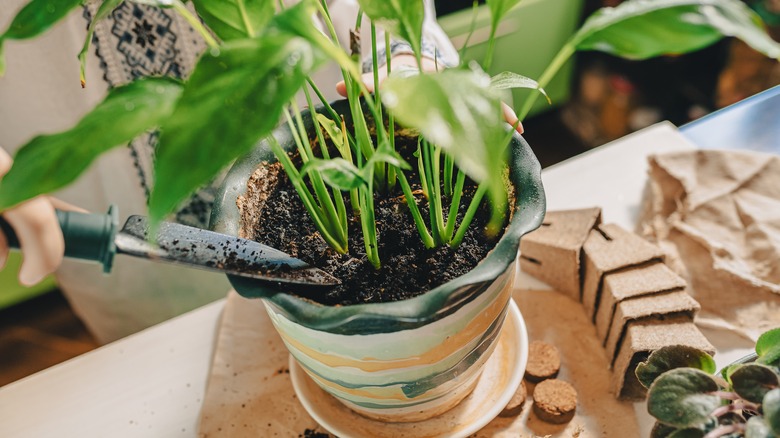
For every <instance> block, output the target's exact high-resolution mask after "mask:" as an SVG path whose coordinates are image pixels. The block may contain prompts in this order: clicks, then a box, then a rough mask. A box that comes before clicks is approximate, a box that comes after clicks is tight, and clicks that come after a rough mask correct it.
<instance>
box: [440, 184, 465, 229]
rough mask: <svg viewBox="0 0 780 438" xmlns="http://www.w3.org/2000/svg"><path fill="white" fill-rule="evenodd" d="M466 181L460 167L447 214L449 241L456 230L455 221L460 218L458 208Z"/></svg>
mask: <svg viewBox="0 0 780 438" xmlns="http://www.w3.org/2000/svg"><path fill="white" fill-rule="evenodd" d="M465 182H466V174H465V173H463V171H461V170H460V169H458V177H457V179H456V180H455V190H454V192H453V194H452V201H451V202H450V211H449V213H448V214H447V227H446V228H445V229H444V236H445V239H446V241H447V242H451V241H452V233H453V232H454V231H455V222H456V221H457V219H458V210H459V209H460V198H461V196H463V185H464V184H465Z"/></svg>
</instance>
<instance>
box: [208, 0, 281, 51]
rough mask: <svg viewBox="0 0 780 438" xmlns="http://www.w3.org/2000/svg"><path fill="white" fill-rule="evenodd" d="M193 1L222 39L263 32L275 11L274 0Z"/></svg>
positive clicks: (256, 34) (250, 36) (210, 26)
mask: <svg viewBox="0 0 780 438" xmlns="http://www.w3.org/2000/svg"><path fill="white" fill-rule="evenodd" d="M193 3H194V4H195V9H196V10H197V11H198V15H199V16H200V17H201V18H202V19H203V22H205V23H206V25H207V26H208V27H209V29H211V30H213V31H214V33H215V34H217V36H218V37H219V38H220V39H221V40H223V41H228V40H233V39H239V38H252V37H255V36H258V35H260V34H261V33H262V31H263V30H264V27H265V25H266V24H267V23H268V21H269V20H270V19H271V17H273V15H274V12H276V10H275V8H274V2H273V1H271V0H220V1H214V0H193Z"/></svg>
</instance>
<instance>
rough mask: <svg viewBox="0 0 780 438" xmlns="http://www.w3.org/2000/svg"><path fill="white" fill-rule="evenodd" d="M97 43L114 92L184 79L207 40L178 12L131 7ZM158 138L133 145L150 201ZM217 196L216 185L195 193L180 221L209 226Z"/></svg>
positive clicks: (113, 18) (125, 6)
mask: <svg viewBox="0 0 780 438" xmlns="http://www.w3.org/2000/svg"><path fill="white" fill-rule="evenodd" d="M190 7H191V6H190ZM96 8H97V5H96V4H94V3H92V4H90V5H88V6H86V7H85V8H84V15H85V18H86V19H87V20H88V21H91V17H92V15H93V14H94V13H95V11H96ZM193 12H194V11H193ZM93 43H94V45H95V51H96V53H97V56H98V58H99V59H100V65H101V67H102V69H103V72H104V76H103V78H104V80H105V81H106V82H107V83H108V85H109V87H112V88H113V87H117V86H120V85H124V84H127V83H129V82H132V81H133V80H135V79H137V78H140V77H144V76H169V77H173V78H177V79H184V78H186V77H187V76H188V75H189V74H190V73H191V72H192V69H193V68H194V67H195V64H196V63H197V60H198V57H199V55H200V54H201V53H202V52H203V50H205V48H206V45H205V43H204V42H203V39H202V37H201V36H200V35H199V34H198V33H197V32H196V31H195V30H194V29H193V28H192V27H191V26H190V25H189V24H188V23H187V22H186V21H185V20H184V19H183V18H182V17H181V16H180V15H179V14H177V13H176V12H175V11H174V10H173V9H160V8H156V7H152V6H146V5H140V4H137V3H131V2H124V3H122V4H121V5H120V6H119V7H118V8H117V9H116V10H114V11H113V12H112V13H111V15H110V16H109V17H108V18H107V19H106V20H103V21H101V22H99V23H98V24H97V25H96V27H95V37H94V39H93ZM157 138H158V135H157V133H156V132H152V133H147V134H144V135H141V136H140V137H138V138H136V139H135V140H133V141H132V142H131V143H130V144H129V145H128V147H129V148H130V153H131V156H132V157H133V161H134V164H135V167H136V169H137V171H138V178H139V184H141V187H142V189H143V190H144V192H145V193H146V196H147V200H148V197H149V193H150V190H151V187H152V184H153V183H154V180H153V169H154V149H155V146H156V144H157ZM215 192H216V184H215V183H212V184H209V185H207V186H206V187H204V188H202V189H201V190H199V191H198V192H196V193H195V194H194V195H193V196H192V197H191V198H190V199H189V200H188V201H187V202H185V203H184V205H183V206H182V207H181V209H180V210H179V211H178V212H176V215H175V216H176V221H177V222H180V223H183V224H186V225H191V226H196V227H205V226H207V225H208V220H209V214H210V212H211V206H212V204H213V202H214V196H215Z"/></svg>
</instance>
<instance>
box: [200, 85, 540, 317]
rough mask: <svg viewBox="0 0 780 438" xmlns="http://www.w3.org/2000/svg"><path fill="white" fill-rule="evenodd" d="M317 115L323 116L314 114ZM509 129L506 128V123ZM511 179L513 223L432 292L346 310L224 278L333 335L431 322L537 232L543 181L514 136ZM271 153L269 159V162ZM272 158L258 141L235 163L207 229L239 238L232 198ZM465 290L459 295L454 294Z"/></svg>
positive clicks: (286, 134)
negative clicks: (364, 325) (475, 260)
mask: <svg viewBox="0 0 780 438" xmlns="http://www.w3.org/2000/svg"><path fill="white" fill-rule="evenodd" d="M331 106H332V107H333V108H334V109H336V110H337V111H339V110H341V109H344V111H339V112H342V113H345V118H346V117H347V116H348V115H349V114H348V111H346V108H347V101H346V100H340V101H335V102H333V103H332V104H331ZM318 112H321V111H319V110H318ZM311 123H312V121H311V116H310V115H309V112H308V110H306V111H304V124H306V125H307V127H310V126H309V125H311ZM507 126H509V125H507ZM273 135H274V136H275V137H276V139H277V140H278V141H279V143H280V144H282V145H283V147H284V146H285V144H286V143H287V144H289V143H288V142H291V139H292V135H291V132H290V130H289V127H288V126H287V125H282V126H280V127H278V128H277V129H276V130H275V131H274V133H273ZM510 147H511V150H512V154H511V158H510V180H511V181H512V183H513V184H514V186H515V189H516V190H515V192H516V193H515V203H514V210H513V214H512V219H511V221H510V222H509V225H508V226H507V227H506V229H505V230H504V235H503V236H502V237H501V238H500V239H499V241H498V242H497V243H496V246H495V247H494V248H493V249H492V250H491V251H490V252H489V253H488V255H487V256H486V257H485V258H484V259H483V260H482V261H480V262H479V264H478V265H477V266H476V267H475V268H474V269H472V270H471V271H469V272H468V273H466V274H464V275H462V276H460V277H458V278H456V279H453V280H451V281H449V282H447V283H444V284H442V285H440V286H438V287H436V288H433V289H431V290H430V291H428V292H425V293H423V294H421V295H418V296H416V297H414V298H409V299H405V300H401V301H393V302H384V303H364V304H354V305H348V306H327V305H323V304H319V303H316V302H313V301H309V300H306V299H303V298H300V297H298V296H295V295H291V294H288V293H284V292H281V291H278V290H274V289H271V288H268V287H262V286H258V285H257V284H256V283H255V282H253V281H252V280H251V279H244V278H240V277H235V276H230V275H228V279H229V280H230V282H231V284H232V285H233V287H234V288H235V289H236V291H237V292H238V293H239V294H241V295H242V296H244V297H247V298H263V299H266V300H267V301H268V302H270V303H272V304H273V305H274V307H275V308H277V310H279V311H281V312H282V313H283V314H284V315H285V316H286V317H287V318H288V319H290V320H292V321H295V322H297V323H299V324H301V325H303V326H306V327H309V328H312V329H315V330H324V331H332V329H333V328H334V327H338V326H343V325H360V320H361V319H370V320H371V321H372V322H373V323H375V322H376V321H377V320H385V319H387V320H392V321H394V322H396V323H398V322H401V323H404V322H406V323H418V322H420V321H422V320H428V319H432V318H435V316H436V315H437V314H440V313H441V312H442V311H446V310H447V309H448V308H451V307H458V306H459V305H460V304H462V303H463V302H466V301H468V296H467V295H469V294H468V293H465V292H467V291H468V290H469V289H473V288H475V287H479V286H481V285H485V286H486V285H489V284H490V283H492V282H493V281H494V280H495V279H496V278H498V277H499V276H500V275H501V274H503V273H504V272H506V271H507V269H508V268H509V267H510V265H512V264H513V263H514V261H515V258H516V256H517V251H518V247H519V244H520V238H521V237H522V236H523V235H524V234H526V233H528V232H530V231H533V230H534V229H536V228H538V227H539V226H540V225H541V223H542V219H543V217H544V213H545V194H544V190H543V187H542V180H541V166H540V164H539V161H538V160H537V158H536V156H535V155H534V154H533V152H532V151H531V148H530V146H529V145H528V143H527V142H526V141H525V140H524V139H523V138H522V136H520V134H518V133H517V132H515V133H514V136H513V138H512V141H511V143H510ZM269 154H271V155H270V159H269ZM272 160H274V158H273V155H272V153H271V152H270V148H269V146H268V144H267V142H266V141H265V140H264V141H261V142H260V143H259V144H258V145H257V147H255V148H254V149H253V151H251V152H250V153H249V154H248V155H246V156H245V157H243V158H241V159H239V160H238V161H237V162H236V163H235V164H234V165H233V167H232V168H231V169H230V171H229V172H228V174H227V176H226V177H225V181H224V182H223V184H222V186H221V187H220V189H219V191H218V194H217V197H216V200H215V205H214V209H213V211H212V216H211V223H210V227H211V229H213V230H214V231H217V232H221V233H225V234H230V235H234V236H235V235H238V233H239V229H240V226H241V215H240V212H239V211H238V207H237V206H236V199H237V197H238V196H239V195H241V194H244V193H245V192H246V186H247V181H248V179H249V176H250V175H251V174H252V173H253V172H254V170H255V169H256V167H257V166H258V165H259V164H260V163H261V162H262V161H272ZM458 292H463V293H458Z"/></svg>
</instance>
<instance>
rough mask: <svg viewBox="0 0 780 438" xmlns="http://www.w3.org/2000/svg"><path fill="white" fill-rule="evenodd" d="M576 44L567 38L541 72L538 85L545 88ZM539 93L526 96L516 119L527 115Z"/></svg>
mask: <svg viewBox="0 0 780 438" xmlns="http://www.w3.org/2000/svg"><path fill="white" fill-rule="evenodd" d="M576 47H577V46H576V44H575V42H574V41H573V40H569V41H568V42H567V43H566V44H565V45H564V46H563V47H562V48H561V50H560V51H559V52H558V54H557V55H555V58H553V60H552V62H550V65H548V66H547V68H546V69H545V70H544V73H542V76H541V77H540V78H539V81H538V83H539V87H540V88H545V87H547V84H549V83H550V81H551V80H552V79H553V78H554V77H555V75H556V74H557V73H558V70H560V69H561V67H563V66H564V64H566V61H568V60H569V58H570V57H571V56H572V55H573V54H574V52H575V51H576V50H577V48H576ZM539 94H541V93H531V95H530V96H529V97H528V100H526V101H525V103H523V107H522V108H521V109H520V112H519V113H518V114H517V118H518V120H520V121H522V120H523V119H524V118H525V116H527V115H528V113H529V112H530V111H531V108H532V107H533V106H534V102H536V99H537V98H538V97H539Z"/></svg>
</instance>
